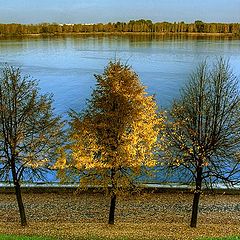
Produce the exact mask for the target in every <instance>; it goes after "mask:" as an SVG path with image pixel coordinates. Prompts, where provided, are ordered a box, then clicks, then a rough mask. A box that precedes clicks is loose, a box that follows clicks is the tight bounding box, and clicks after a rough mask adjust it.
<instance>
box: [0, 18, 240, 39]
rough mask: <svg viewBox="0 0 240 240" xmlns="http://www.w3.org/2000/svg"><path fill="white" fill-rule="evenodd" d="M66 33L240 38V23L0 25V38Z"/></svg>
mask: <svg viewBox="0 0 240 240" xmlns="http://www.w3.org/2000/svg"><path fill="white" fill-rule="evenodd" d="M64 33H72V34H75V33H212V34H214V33H216V34H219V33H220V34H232V35H238V36H239V35H240V23H205V22H202V21H199V20H198V21H195V22H194V23H184V22H174V23H169V22H157V23H153V22H152V21H151V20H144V19H141V20H131V21H129V22H128V23H125V22H116V23H106V24H104V23H97V24H58V23H41V24H16V23H12V24H0V35H2V36H6V35H7V36H9V35H10V36H21V35H27V34H64Z"/></svg>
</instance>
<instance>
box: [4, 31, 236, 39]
mask: <svg viewBox="0 0 240 240" xmlns="http://www.w3.org/2000/svg"><path fill="white" fill-rule="evenodd" d="M76 36H163V37H173V36H174V37H177V36H181V37H190V38H194V37H196V38H197V37H203V38H204V37H208V38H234V39H240V35H236V34H233V33H197V32H177V33H176V32H160V33H158V32H80V33H72V32H71V33H36V34H32V33H30V34H21V35H16V34H0V40H3V39H9V38H11V39H18V38H44V37H48V38H50V37H53V38H54V37H76Z"/></svg>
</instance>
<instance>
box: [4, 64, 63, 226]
mask: <svg viewBox="0 0 240 240" xmlns="http://www.w3.org/2000/svg"><path fill="white" fill-rule="evenodd" d="M37 84H38V83H37V82H36V81H35V80H31V79H30V78H29V77H28V76H22V75H21V72H20V70H19V69H16V68H13V67H9V66H5V67H4V69H3V71H2V75H1V77H0V146H1V147H0V156H1V159H0V177H1V178H2V179H4V180H8V181H10V182H13V183H14V187H15V193H16V198H17V203H18V207H19V213H20V218H21V225H23V226H24V225H27V220H26V215H25V210H24V205H23V201H22V196H21V189H20V183H21V180H34V178H39V177H42V176H43V172H44V171H45V170H46V167H48V166H49V164H50V162H51V159H53V157H54V156H55V153H56V148H57V147H59V145H61V142H62V126H63V122H61V121H60V118H59V117H55V116H54V115H53V112H52V96H51V95H49V94H45V95H41V94H40V93H39V89H38V87H37Z"/></svg>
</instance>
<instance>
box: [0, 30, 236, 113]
mask: <svg viewBox="0 0 240 240" xmlns="http://www.w3.org/2000/svg"><path fill="white" fill-rule="evenodd" d="M239 52H240V40H239V39H236V38H232V37H226V36H224V37H222V36H212V37H209V36H195V35H184V34H182V35H175V34H172V35H163V34H158V35H156V34H155V35H151V34H118V35H111V34H106V35H104V34H97V35H96V34H95V35H91V34H86V35H73V36H67V35H66V36H58V37H57V36H55V37H31V38H26V37H22V38H14V39H12V38H7V39H1V40H0V64H1V65H2V64H3V63H5V62H8V63H9V64H11V65H14V66H21V67H22V69H23V72H24V73H26V74H30V75H31V76H33V77H34V78H36V79H39V80H40V87H41V88H42V91H47V92H53V93H54V98H55V108H56V113H60V114H63V115H64V116H65V117H66V116H67V114H66V112H67V111H68V109H69V108H74V109H77V110H80V109H82V108H83V107H84V106H85V99H86V98H89V97H90V93H91V91H92V88H93V87H94V84H95V79H94V77H93V74H96V73H97V74H98V73H101V72H102V71H103V69H104V67H105V66H106V64H107V63H108V61H109V60H110V59H115V58H121V59H122V61H124V62H127V63H128V64H130V65H132V66H133V68H134V70H135V71H136V72H137V73H138V74H139V76H140V78H141V80H142V81H143V83H144V84H145V85H147V86H148V91H149V92H150V93H151V94H156V98H157V101H158V103H159V105H162V106H164V107H168V106H169V105H170V103H171V101H172V99H173V98H174V97H177V96H178V91H179V88H180V87H181V86H183V84H184V83H185V81H186V80H187V79H188V76H189V74H190V73H191V72H192V71H193V70H194V68H195V66H196V65H197V64H198V63H199V62H200V61H202V60H204V59H205V58H206V57H207V58H208V59H209V60H211V59H214V58H216V57H217V56H224V57H226V58H230V63H231V66H232V67H233V70H234V71H235V73H236V74H237V75H240V67H239V64H240V54H239Z"/></svg>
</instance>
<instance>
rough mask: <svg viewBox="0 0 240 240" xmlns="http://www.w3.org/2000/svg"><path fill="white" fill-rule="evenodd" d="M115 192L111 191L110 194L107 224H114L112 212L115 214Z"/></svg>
mask: <svg viewBox="0 0 240 240" xmlns="http://www.w3.org/2000/svg"><path fill="white" fill-rule="evenodd" d="M116 198H117V196H116V194H115V193H113V194H112V195H111V205H110V211H109V220H108V224H114V214H115V207H116Z"/></svg>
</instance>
